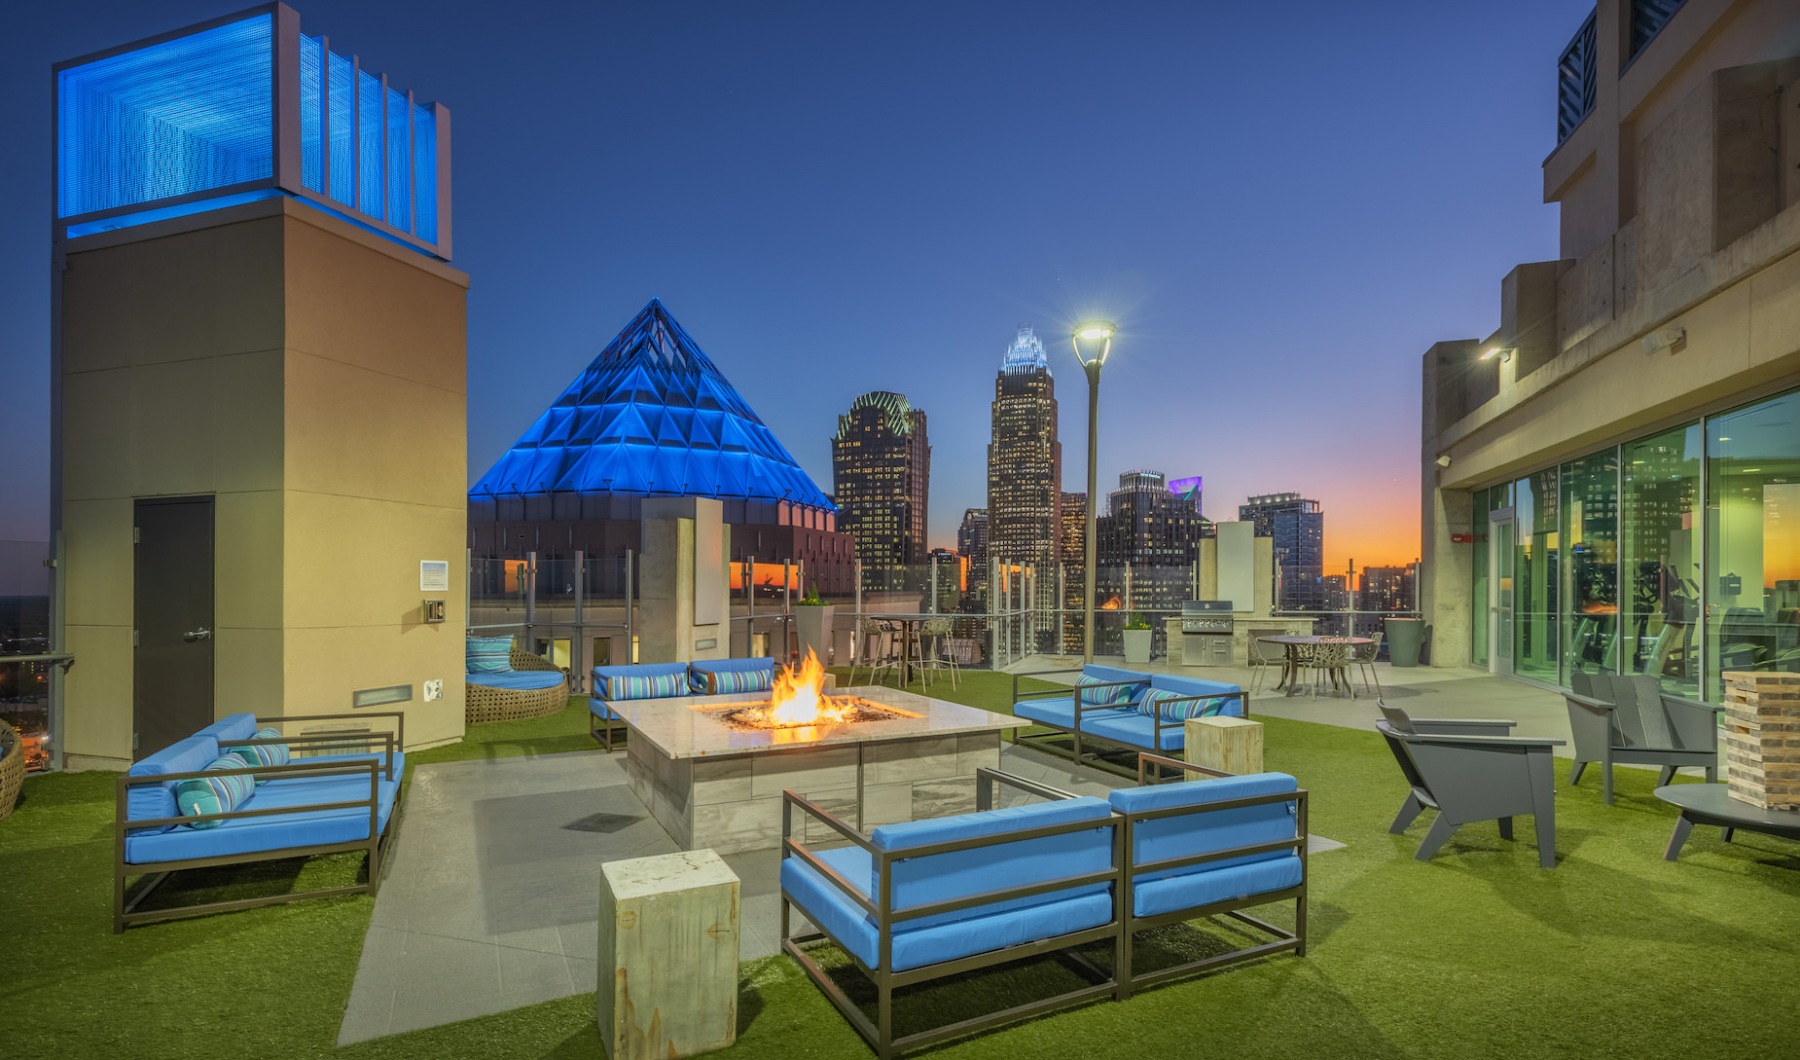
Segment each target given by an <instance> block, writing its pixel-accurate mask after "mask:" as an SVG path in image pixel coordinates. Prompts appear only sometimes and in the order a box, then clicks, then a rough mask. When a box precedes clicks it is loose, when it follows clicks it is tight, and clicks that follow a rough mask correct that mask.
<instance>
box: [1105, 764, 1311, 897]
mask: <svg viewBox="0 0 1800 1060" xmlns="http://www.w3.org/2000/svg"><path fill="white" fill-rule="evenodd" d="M1297 790H1299V785H1298V784H1297V783H1296V782H1295V780H1294V778H1293V777H1291V776H1289V775H1287V774H1286V773H1252V774H1249V775H1247V776H1241V777H1219V778H1214V779H1208V780H1190V781H1183V782H1181V783H1178V784H1158V785H1153V786H1150V787H1143V788H1119V789H1117V790H1115V791H1113V792H1112V793H1111V794H1109V795H1108V796H1107V800H1108V801H1109V802H1110V803H1111V804H1112V806H1113V808H1114V809H1116V810H1118V811H1119V812H1120V813H1124V814H1138V813H1144V812H1146V811H1149V810H1162V809H1171V808H1175V807H1193V808H1195V809H1196V812H1195V813H1192V814H1176V815H1174V816H1170V817H1158V818H1155V819H1153V820H1143V821H1138V822H1137V823H1136V824H1134V825H1133V828H1132V847H1131V858H1132V864H1133V865H1142V864H1147V863H1151V862H1157V861H1166V860H1168V859H1170V858H1183V857H1193V856H1195V855H1199V854H1210V853H1215V852H1217V851H1221V850H1230V849H1232V848H1234V847H1244V846H1253V845H1256V844H1258V843H1274V842H1279V841H1282V840H1287V839H1293V838H1294V837H1295V826H1296V820H1295V817H1296V814H1297V813H1298V812H1299V810H1298V804H1297V803H1294V802H1273V803H1264V804H1263V805H1260V806H1241V807H1237V808H1235V809H1230V810H1205V807H1207V806H1210V805H1214V804H1217V803H1220V802H1229V801H1231V800H1233V799H1243V798H1249V797H1252V796H1256V795H1274V794H1281V793H1285V792H1291V791H1297ZM1236 870H1243V871H1236ZM1299 872H1300V858H1299V855H1298V854H1297V853H1296V852H1294V851H1292V850H1277V851H1271V852H1269V853H1264V854H1251V855H1247V856H1245V857H1237V858H1227V859H1225V860H1223V861H1214V862H1207V863H1205V864H1203V865H1190V866H1186V867H1183V868H1177V869H1163V870H1160V871H1156V872H1150V873H1146V874H1144V875H1142V876H1140V877H1137V879H1136V886H1135V888H1134V893H1133V896H1132V907H1133V909H1134V910H1135V911H1136V912H1137V915H1139V916H1154V915H1156V913H1158V912H1168V911H1170V910H1172V909H1180V908H1185V906H1184V905H1183V904H1182V903H1183V902H1184V901H1185V902H1187V904H1188V905H1205V904H1208V903H1209V902H1215V901H1222V900H1224V899H1225V898H1240V897H1245V896H1247V895H1251V894H1259V893H1262V892H1264V891H1272V890H1280V889H1281V888H1283V887H1291V886H1293V885H1294V884H1296V883H1298V882H1300V878H1299ZM1215 876H1216V877H1217V879H1214V880H1211V881H1210V882H1209V878H1211V877H1215ZM1189 877H1192V879H1191V880H1189V879H1188V878H1189ZM1183 880H1188V882H1182V881H1183ZM1165 881H1167V882H1166V885H1163V886H1150V885H1151V884H1159V883H1164V882H1165ZM1214 895H1216V896H1217V897H1211V896H1214ZM1188 899H1204V900H1194V901H1188Z"/></svg>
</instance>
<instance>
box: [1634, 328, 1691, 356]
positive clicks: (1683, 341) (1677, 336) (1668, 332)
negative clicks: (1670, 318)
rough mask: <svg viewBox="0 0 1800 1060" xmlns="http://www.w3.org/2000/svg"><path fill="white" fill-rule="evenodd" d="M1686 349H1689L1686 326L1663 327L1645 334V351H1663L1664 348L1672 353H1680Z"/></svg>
mask: <svg viewBox="0 0 1800 1060" xmlns="http://www.w3.org/2000/svg"><path fill="white" fill-rule="evenodd" d="M1685 349H1687V329H1686V328H1663V329H1662V330H1660V331H1653V332H1651V333H1650V334H1648V335H1645V336H1644V352H1645V353H1661V352H1662V351H1664V350H1668V351H1669V352H1670V353H1680V352H1681V351H1682V350H1685Z"/></svg>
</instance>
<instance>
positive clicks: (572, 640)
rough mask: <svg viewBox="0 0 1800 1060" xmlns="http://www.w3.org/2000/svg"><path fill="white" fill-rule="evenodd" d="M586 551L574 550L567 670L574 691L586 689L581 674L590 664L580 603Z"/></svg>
mask: <svg viewBox="0 0 1800 1060" xmlns="http://www.w3.org/2000/svg"><path fill="white" fill-rule="evenodd" d="M586 583H587V551H586V550H585V549H576V550H575V630H574V632H573V633H571V634H570V635H569V672H570V673H571V674H574V675H575V691H577V692H582V691H586V689H587V682H586V681H585V680H584V679H583V675H585V674H586V673H587V672H588V668H589V667H590V666H591V665H592V664H591V663H589V662H588V660H587V642H588V639H587V630H586V623H585V622H584V621H583V616H582V604H583V596H584V592H583V591H584V590H585V589H586V588H587V584H586Z"/></svg>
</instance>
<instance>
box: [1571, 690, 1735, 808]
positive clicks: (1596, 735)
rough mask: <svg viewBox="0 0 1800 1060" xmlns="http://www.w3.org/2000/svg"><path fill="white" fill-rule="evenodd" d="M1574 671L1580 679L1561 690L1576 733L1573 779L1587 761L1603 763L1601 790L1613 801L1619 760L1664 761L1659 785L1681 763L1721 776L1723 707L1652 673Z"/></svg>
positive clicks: (1656, 763)
mask: <svg viewBox="0 0 1800 1060" xmlns="http://www.w3.org/2000/svg"><path fill="white" fill-rule="evenodd" d="M1571 676H1572V677H1580V678H1582V680H1580V681H1573V680H1572V681H1571V684H1572V685H1573V690H1572V691H1569V692H1565V693H1563V698H1564V699H1565V700H1567V701H1568V705H1569V729H1570V731H1571V733H1572V734H1573V735H1574V737H1575V764H1574V765H1573V766H1571V767H1570V768H1569V783H1570V784H1577V783H1579V782H1580V781H1581V774H1582V771H1583V770H1585V769H1586V768H1587V766H1588V763H1590V762H1598V763H1600V783H1601V791H1602V792H1603V794H1604V796H1605V798H1606V802H1607V804H1608V805H1611V804H1612V801H1613V775H1612V767H1613V764H1614V763H1616V762H1630V763H1635V764H1637V765H1652V766H1661V767H1662V774H1661V779H1660V780H1659V781H1658V783H1659V784H1667V783H1669V781H1670V780H1671V779H1673V778H1674V776H1675V771H1676V770H1677V769H1680V768H1681V767H1683V766H1698V767H1699V768H1701V769H1704V770H1705V771H1706V779H1707V781H1708V782H1709V783H1710V782H1712V781H1715V780H1717V779H1718V772H1719V722H1718V716H1719V712H1720V711H1722V710H1724V709H1725V708H1723V707H1719V706H1714V705H1713V704H1711V703H1701V702H1698V701H1696V700H1692V699H1683V698H1682V697H1680V696H1671V695H1668V694H1666V693H1664V692H1663V690H1662V684H1661V682H1660V681H1659V680H1658V679H1657V678H1656V677H1655V676H1653V675H1650V674H1627V675H1624V676H1615V675H1611V674H1593V675H1580V674H1577V675H1571ZM1583 685H1585V686H1586V687H1585V688H1583V687H1582V686H1583Z"/></svg>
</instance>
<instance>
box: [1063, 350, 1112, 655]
mask: <svg viewBox="0 0 1800 1060" xmlns="http://www.w3.org/2000/svg"><path fill="white" fill-rule="evenodd" d="M1117 330H1118V329H1117V328H1115V327H1113V326H1112V325H1111V324H1109V323H1107V322H1106V321H1104V320H1092V321H1088V322H1087V323H1085V324H1080V325H1077V326H1076V328H1075V334H1074V336H1073V342H1074V344H1075V359H1076V360H1078V361H1080V362H1081V367H1082V368H1083V369H1084V370H1085V371H1086V372H1087V379H1088V461H1087V464H1088V468H1087V471H1088V474H1087V541H1086V548H1085V550H1084V551H1085V559H1086V567H1085V575H1084V577H1085V579H1086V582H1087V596H1086V597H1085V598H1084V599H1083V600H1082V621H1083V625H1082V636H1081V662H1082V665H1084V666H1085V665H1087V664H1088V663H1091V662H1093V661H1094V544H1095V542H1094V529H1095V516H1096V513H1097V512H1098V510H1099V506H1098V505H1096V504H1095V503H1094V501H1095V494H1096V491H1097V487H1098V483H1097V482H1096V480H1095V478H1094V474H1095V464H1096V458H1097V456H1098V453H1099V449H1100V369H1101V368H1102V367H1104V366H1105V364H1106V356H1107V354H1109V353H1111V352H1112V338H1113V333H1114V332H1115V331H1117Z"/></svg>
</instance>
